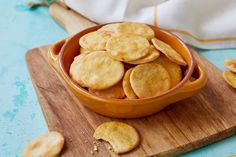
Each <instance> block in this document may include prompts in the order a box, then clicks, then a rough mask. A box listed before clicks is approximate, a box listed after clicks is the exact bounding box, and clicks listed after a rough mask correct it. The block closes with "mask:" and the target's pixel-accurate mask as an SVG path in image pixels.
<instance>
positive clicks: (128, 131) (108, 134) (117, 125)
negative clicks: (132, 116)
mask: <svg viewBox="0 0 236 157" xmlns="http://www.w3.org/2000/svg"><path fill="white" fill-rule="evenodd" d="M93 137H94V138H95V139H97V140H99V139H102V140H104V141H107V142H109V143H110V144H111V146H112V147H113V150H114V152H116V153H118V154H121V153H126V152H129V151H131V150H133V149H134V148H135V147H136V146H138V144H139V142H140V137H139V134H138V132H137V131H136V129H135V128H133V127H132V126H130V125H128V124H126V123H123V122H116V121H112V122H105V123H102V124H101V125H99V126H98V127H97V128H96V130H95V132H94V134H93Z"/></svg>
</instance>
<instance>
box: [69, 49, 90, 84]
mask: <svg viewBox="0 0 236 157" xmlns="http://www.w3.org/2000/svg"><path fill="white" fill-rule="evenodd" d="M86 55H87V54H86V53H83V54H80V55H78V56H76V57H75V58H74V61H73V62H72V64H71V65H70V71H69V74H70V77H71V78H72V79H73V80H74V81H75V82H76V83H78V84H79V85H80V86H82V87H85V84H84V83H83V81H82V80H81V79H80V76H79V73H78V71H79V67H80V63H81V61H82V59H83V57H85V56H86Z"/></svg>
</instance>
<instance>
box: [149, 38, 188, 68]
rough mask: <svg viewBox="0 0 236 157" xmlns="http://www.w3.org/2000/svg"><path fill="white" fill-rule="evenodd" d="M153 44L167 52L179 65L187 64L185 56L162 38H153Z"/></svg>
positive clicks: (164, 52) (168, 56)
mask: <svg viewBox="0 0 236 157" xmlns="http://www.w3.org/2000/svg"><path fill="white" fill-rule="evenodd" d="M152 44H153V45H154V46H155V47H156V49H157V50H159V51H161V52H162V53H163V54H165V55H166V57H167V58H169V59H170V60H171V61H173V62H175V63H176V64H179V65H183V66H186V65H187V63H186V62H185V61H184V59H183V57H182V56H181V55H180V54H179V53H178V52H176V51H175V50H174V49H173V48H172V47H171V46H170V45H168V44H166V43H165V42H163V41H161V40H158V39H157V38H153V39H152Z"/></svg>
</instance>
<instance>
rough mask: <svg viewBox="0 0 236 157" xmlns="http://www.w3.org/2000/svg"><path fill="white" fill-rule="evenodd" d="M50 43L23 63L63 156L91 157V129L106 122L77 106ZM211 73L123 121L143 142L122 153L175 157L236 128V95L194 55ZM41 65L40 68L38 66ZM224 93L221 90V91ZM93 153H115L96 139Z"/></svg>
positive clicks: (201, 59) (209, 66)
mask: <svg viewBox="0 0 236 157" xmlns="http://www.w3.org/2000/svg"><path fill="white" fill-rule="evenodd" d="M47 48H48V47H41V48H36V49H33V50H30V51H29V52H28V53H27V56H26V61H27V64H28V67H29V71H30V74H31V78H32V80H33V82H34V87H35V89H36V90H37V94H38V98H39V101H40V104H41V106H42V109H43V112H44V115H45V118H46V120H47V123H48V127H49V129H50V130H57V131H59V132H61V133H62V134H64V135H65V137H66V148H65V150H64V152H63V156H67V157H71V156H76V157H78V156H94V155H91V154H90V151H91V150H92V149H93V140H94V139H93V137H92V135H93V132H94V129H95V128H96V127H97V126H98V125H99V124H101V123H102V122H105V121H110V120H115V119H111V118H107V117H104V116H101V115H98V114H96V113H94V112H92V111H90V110H89V109H87V108H85V107H83V106H82V105H80V104H79V102H78V101H77V99H76V98H75V97H74V96H73V94H71V93H70V91H68V90H67V88H66V87H65V86H64V85H63V83H62V81H61V80H60V79H59V78H58V77H57V75H56V73H55V72H54V70H53V69H52V68H51V66H50V65H49V63H48V61H47V59H46V57H44V55H45V54H46V52H47ZM195 56H196V58H197V59H198V60H199V62H201V63H202V64H203V65H204V67H206V72H207V74H208V76H209V80H208V82H207V85H206V87H205V88H204V89H203V91H202V92H201V93H200V94H198V95H196V96H194V97H192V98H189V99H186V100H183V101H180V102H177V103H175V104H173V105H171V106H169V107H167V108H166V109H165V110H163V111H162V112H159V113H158V114H155V115H153V116H149V117H145V118H141V119H131V120H128V119H123V120H119V121H124V122H126V123H128V124H130V125H132V126H134V127H135V128H137V129H138V131H139V133H140V135H141V137H142V141H141V144H140V146H139V147H138V148H137V149H135V150H134V151H132V152H130V153H128V154H125V155H124V156H151V155H157V156H174V155H178V154H181V153H184V152H187V151H190V150H193V149H196V148H199V147H201V146H204V145H206V144H209V143H212V142H215V141H218V140H220V139H223V138H225V137H227V136H230V135H233V134H235V132H236V107H235V106H236V95H235V93H236V92H235V90H234V89H232V88H231V87H229V86H228V85H227V84H226V83H225V82H224V80H223V79H222V77H221V72H220V71H219V70H218V69H217V68H216V67H215V66H214V65H212V64H211V63H209V62H208V61H207V60H206V59H204V58H203V57H201V56H199V55H198V54H196V53H195ZM39 67H40V68H39ZM222 91H224V92H222ZM96 156H115V154H114V153H113V152H111V151H109V149H108V144H104V143H103V142H101V143H100V146H99V153H98V154H96Z"/></svg>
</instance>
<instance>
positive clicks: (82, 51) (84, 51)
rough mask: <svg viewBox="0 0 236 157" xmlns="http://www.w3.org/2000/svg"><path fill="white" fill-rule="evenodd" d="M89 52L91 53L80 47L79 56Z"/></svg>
mask: <svg viewBox="0 0 236 157" xmlns="http://www.w3.org/2000/svg"><path fill="white" fill-rule="evenodd" d="M90 52H92V51H91V50H88V49H84V48H83V47H80V54H84V53H90Z"/></svg>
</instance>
